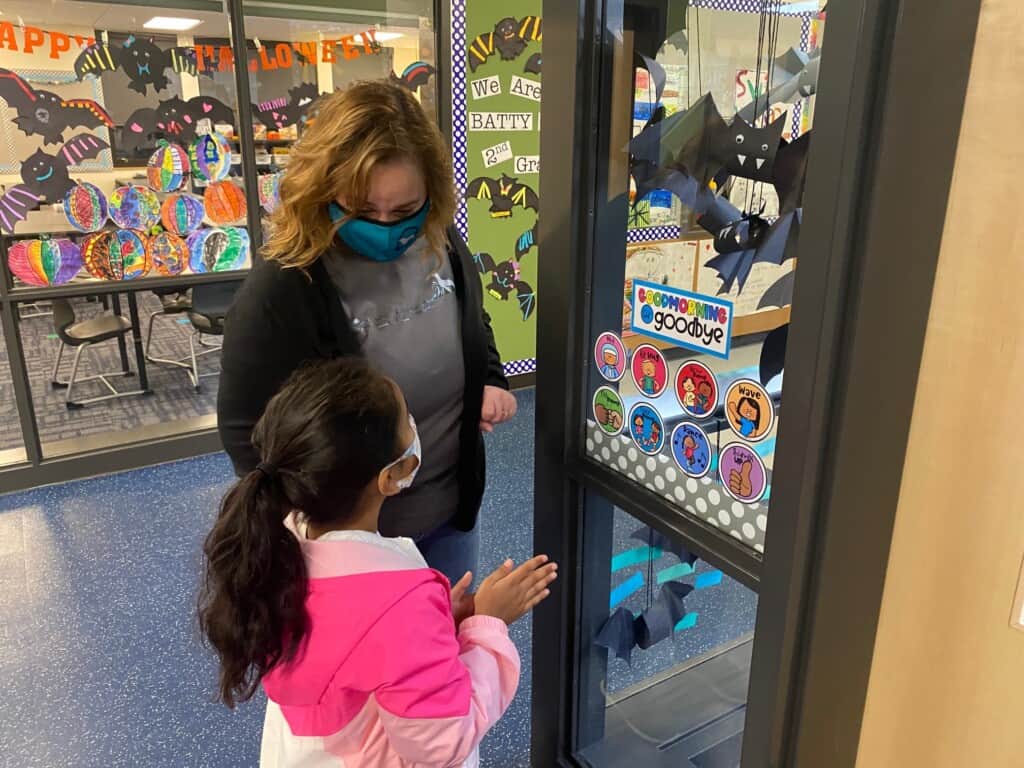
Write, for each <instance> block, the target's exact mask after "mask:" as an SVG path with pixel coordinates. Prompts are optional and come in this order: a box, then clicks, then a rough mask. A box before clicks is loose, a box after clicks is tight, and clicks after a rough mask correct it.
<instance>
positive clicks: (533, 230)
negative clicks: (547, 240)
mask: <svg viewBox="0 0 1024 768" xmlns="http://www.w3.org/2000/svg"><path fill="white" fill-rule="evenodd" d="M536 245H537V222H534V223H533V226H532V227H530V228H529V229H528V230H526V231H525V232H523V234H521V235H520V236H519V237H518V238H516V258H517V259H519V258H522V257H523V256H525V255H526V254H527V253H528V252H529V251H530V249H531V248H533V247H534V246H536Z"/></svg>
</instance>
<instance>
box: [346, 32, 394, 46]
mask: <svg viewBox="0 0 1024 768" xmlns="http://www.w3.org/2000/svg"><path fill="white" fill-rule="evenodd" d="M400 37H402V33H401V32H377V33H375V34H374V36H373V39H374V40H376V41H377V42H378V43H386V42H387V41H388V40H397V39H398V38H400ZM352 40H353V42H356V43H359V44H360V45H362V44H363V36H362V35H356V36H355V37H354V38H352Z"/></svg>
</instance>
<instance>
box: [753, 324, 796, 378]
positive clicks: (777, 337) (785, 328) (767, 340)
mask: <svg viewBox="0 0 1024 768" xmlns="http://www.w3.org/2000/svg"><path fill="white" fill-rule="evenodd" d="M788 340H789V323H786V324H785V325H780V326H779V327H778V328H776V329H775V330H774V331H772V332H771V333H769V334H768V335H767V336H765V337H764V343H763V344H762V345H761V360H760V362H759V364H758V376H759V377H760V379H761V384H762V385H763V386H766V387H767V386H768V382H769V381H771V380H772V379H774V378H775V377H776V376H778V375H779V374H780V373H782V372H783V371H784V370H785V368H786V342H787V341H788Z"/></svg>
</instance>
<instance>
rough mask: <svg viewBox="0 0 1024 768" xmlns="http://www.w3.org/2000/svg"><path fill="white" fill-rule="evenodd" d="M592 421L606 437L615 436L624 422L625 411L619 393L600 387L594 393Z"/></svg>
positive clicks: (609, 388)
mask: <svg viewBox="0 0 1024 768" xmlns="http://www.w3.org/2000/svg"><path fill="white" fill-rule="evenodd" d="M594 420H595V421H596V422H597V426H599V427H600V428H601V431H602V432H604V433H605V434H607V435H617V434H619V432H621V431H622V425H623V424H624V423H625V421H626V409H625V406H623V404H622V398H621V397H619V393H618V392H616V391H615V390H614V389H612V388H611V387H601V388H599V389H598V390H597V392H595V393H594Z"/></svg>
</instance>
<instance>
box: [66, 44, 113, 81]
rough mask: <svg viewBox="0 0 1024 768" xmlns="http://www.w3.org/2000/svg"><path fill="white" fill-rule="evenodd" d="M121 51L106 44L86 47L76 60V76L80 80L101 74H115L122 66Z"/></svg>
mask: <svg viewBox="0 0 1024 768" xmlns="http://www.w3.org/2000/svg"><path fill="white" fill-rule="evenodd" d="M119 53H120V51H119V49H118V48H117V47H116V46H110V45H107V44H106V43H93V44H92V45H90V46H86V47H85V48H84V49H83V50H82V52H81V53H80V54H78V57H77V58H76V59H75V75H76V76H77V77H78V79H79V80H82V79H84V78H85V76H86V75H96V76H97V77H98V76H99V74H100V73H101V72H113V71H114V70H115V69H117V68H118V67H120V66H121V59H120V55H119Z"/></svg>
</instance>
